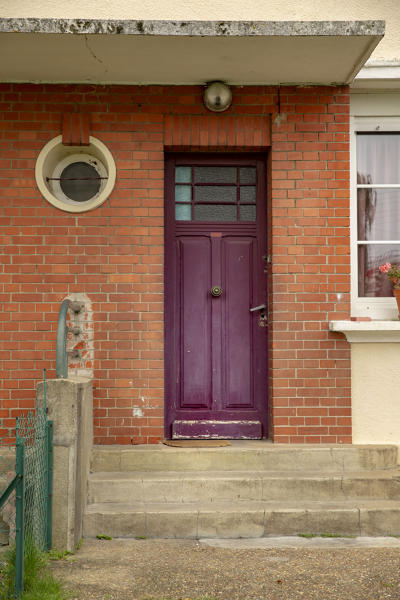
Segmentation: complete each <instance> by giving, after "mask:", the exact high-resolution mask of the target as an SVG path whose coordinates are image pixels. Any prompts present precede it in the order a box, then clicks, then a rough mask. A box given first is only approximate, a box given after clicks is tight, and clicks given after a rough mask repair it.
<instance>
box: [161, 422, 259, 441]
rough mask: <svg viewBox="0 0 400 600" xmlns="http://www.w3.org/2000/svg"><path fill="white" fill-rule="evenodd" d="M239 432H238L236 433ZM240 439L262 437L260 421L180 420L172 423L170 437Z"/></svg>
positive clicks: (257, 438)
mask: <svg viewBox="0 0 400 600" xmlns="http://www.w3.org/2000/svg"><path fill="white" fill-rule="evenodd" d="M238 432H240V433H238ZM185 438H190V439H203V440H204V439H213V440H215V439H241V440H259V439H261V438H262V424H261V422H260V421H241V420H236V421H207V420H198V421H197V420H195V419H193V420H187V421H186V420H185V421H183V420H181V421H174V422H173V424H172V439H185Z"/></svg>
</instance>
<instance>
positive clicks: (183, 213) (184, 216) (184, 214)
mask: <svg viewBox="0 0 400 600" xmlns="http://www.w3.org/2000/svg"><path fill="white" fill-rule="evenodd" d="M175 219H176V221H191V219H192V205H191V204H175Z"/></svg>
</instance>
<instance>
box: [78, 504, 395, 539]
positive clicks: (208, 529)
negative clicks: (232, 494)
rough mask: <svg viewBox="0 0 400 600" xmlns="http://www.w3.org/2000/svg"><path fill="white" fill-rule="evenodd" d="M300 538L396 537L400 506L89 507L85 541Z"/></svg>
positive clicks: (134, 505)
mask: <svg viewBox="0 0 400 600" xmlns="http://www.w3.org/2000/svg"><path fill="white" fill-rule="evenodd" d="M301 533H309V534H317V533H319V534H321V533H335V534H341V535H355V536H359V535H372V536H381V535H385V536H386V535H400V505H399V502H396V501H390V500H380V501H378V500H369V501H368V500H360V501H355V500H347V501H341V502H309V501H308V502H282V501H279V502H272V501H270V502H267V501H265V502H258V501H243V502H210V503H197V502H196V503H188V504H183V503H133V504H122V503H99V504H91V505H89V506H88V507H87V509H86V513H85V517H84V535H85V536H86V537H95V536H96V535H99V534H105V535H110V536H112V537H138V536H145V537H148V538H156V537H160V538H191V539H197V538H240V537H246V538H251V537H265V536H270V535H294V534H301Z"/></svg>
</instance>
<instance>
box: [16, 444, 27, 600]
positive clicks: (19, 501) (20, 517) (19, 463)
mask: <svg viewBox="0 0 400 600" xmlns="http://www.w3.org/2000/svg"><path fill="white" fill-rule="evenodd" d="M24 463H25V440H24V439H21V438H19V437H18V434H17V444H16V461H15V472H16V476H17V477H18V484H17V488H16V491H15V582H14V597H15V598H18V597H19V596H20V595H21V594H22V592H23V591H24V529H25V523H24V514H25V477H24Z"/></svg>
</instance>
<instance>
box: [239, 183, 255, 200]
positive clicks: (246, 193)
mask: <svg viewBox="0 0 400 600" xmlns="http://www.w3.org/2000/svg"><path fill="white" fill-rule="evenodd" d="M255 201H256V186H255V185H249V186H246V187H241V188H240V202H255Z"/></svg>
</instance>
